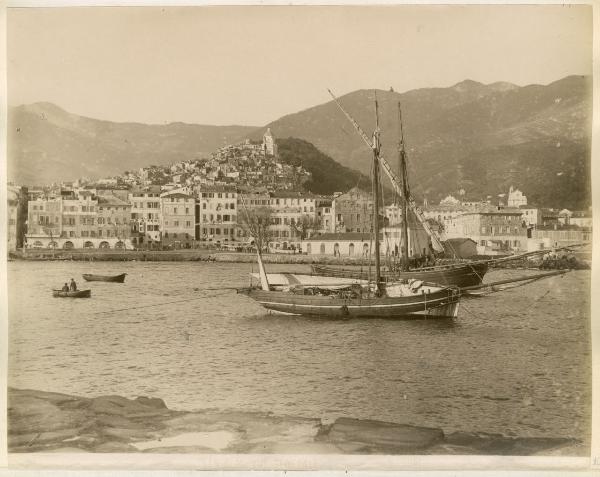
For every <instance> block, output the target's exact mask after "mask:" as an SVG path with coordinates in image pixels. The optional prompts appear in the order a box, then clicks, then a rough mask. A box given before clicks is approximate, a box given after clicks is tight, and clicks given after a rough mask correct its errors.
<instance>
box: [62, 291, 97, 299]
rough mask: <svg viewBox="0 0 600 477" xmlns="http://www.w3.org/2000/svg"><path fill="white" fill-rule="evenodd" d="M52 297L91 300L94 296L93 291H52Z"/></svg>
mask: <svg viewBox="0 0 600 477" xmlns="http://www.w3.org/2000/svg"><path fill="white" fill-rule="evenodd" d="M52 296H54V297H58V298H90V297H91V296H92V290H75V291H62V290H52Z"/></svg>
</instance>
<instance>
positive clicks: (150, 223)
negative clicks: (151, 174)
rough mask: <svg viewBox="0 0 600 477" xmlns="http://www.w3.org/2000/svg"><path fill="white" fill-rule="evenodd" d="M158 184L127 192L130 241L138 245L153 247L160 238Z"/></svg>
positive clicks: (159, 190)
mask: <svg viewBox="0 0 600 477" xmlns="http://www.w3.org/2000/svg"><path fill="white" fill-rule="evenodd" d="M160 194H161V188H160V186H148V187H144V188H141V189H133V190H131V191H130V192H129V202H130V203H131V232H132V233H131V235H132V239H131V240H132V242H133V243H134V245H136V246H138V247H153V246H155V244H157V243H159V242H160V240H161V230H160V224H161V219H160Z"/></svg>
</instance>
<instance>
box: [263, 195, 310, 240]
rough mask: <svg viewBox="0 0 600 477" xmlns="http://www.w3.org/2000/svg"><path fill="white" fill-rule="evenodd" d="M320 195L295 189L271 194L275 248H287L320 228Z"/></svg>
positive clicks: (272, 229) (270, 205) (272, 230)
mask: <svg viewBox="0 0 600 477" xmlns="http://www.w3.org/2000/svg"><path fill="white" fill-rule="evenodd" d="M318 199H319V197H318V196H316V195H313V194H310V193H302V192H295V191H276V192H273V193H272V194H271V198H270V203H269V207H270V209H271V221H272V225H271V233H272V239H273V242H274V244H273V245H274V247H275V248H283V249H287V248H288V247H289V246H291V245H292V244H297V245H299V242H301V241H302V240H303V239H306V238H307V237H308V236H309V235H310V234H312V233H315V232H317V231H318V229H319V224H318V218H317V200H318Z"/></svg>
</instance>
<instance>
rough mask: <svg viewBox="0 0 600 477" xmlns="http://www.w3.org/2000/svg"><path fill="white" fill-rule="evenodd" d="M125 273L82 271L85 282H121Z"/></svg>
mask: <svg viewBox="0 0 600 477" xmlns="http://www.w3.org/2000/svg"><path fill="white" fill-rule="evenodd" d="M126 275H127V274H126V273H121V274H120V275H94V274H91V273H84V274H83V275H82V276H83V279H84V280H85V281H86V282H112V283H123V282H124V281H125V276H126Z"/></svg>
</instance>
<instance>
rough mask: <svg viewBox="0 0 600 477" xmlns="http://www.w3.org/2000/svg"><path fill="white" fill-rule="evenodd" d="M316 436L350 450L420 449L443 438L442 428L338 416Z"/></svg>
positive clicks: (405, 452)
mask: <svg viewBox="0 0 600 477" xmlns="http://www.w3.org/2000/svg"><path fill="white" fill-rule="evenodd" d="M319 439H320V440H323V441H325V442H330V443H333V444H335V445H336V446H338V447H340V448H341V449H342V450H344V451H345V452H352V453H402V454H410V453H411V452H412V453H416V452H417V451H422V450H423V449H426V448H428V447H431V446H433V445H434V444H437V443H439V442H442V441H443V439H444V432H443V431H442V430H441V429H436V428H430V427H417V426H410V425H406V424H394V423H389V422H382V421H371V420H361V419H351V418H346V417H343V418H339V419H337V420H336V421H335V422H334V423H333V424H332V425H331V427H330V429H329V432H326V433H322V434H320V435H319Z"/></svg>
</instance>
